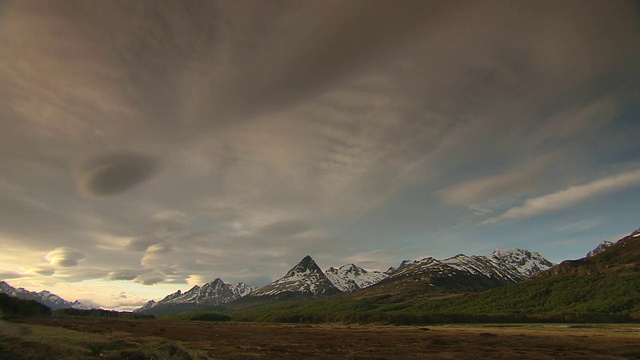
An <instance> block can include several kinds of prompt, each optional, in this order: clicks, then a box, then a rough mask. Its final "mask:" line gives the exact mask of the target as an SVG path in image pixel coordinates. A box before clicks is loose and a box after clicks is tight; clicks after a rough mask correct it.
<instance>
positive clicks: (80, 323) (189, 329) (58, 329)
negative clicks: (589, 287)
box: [0, 318, 640, 359]
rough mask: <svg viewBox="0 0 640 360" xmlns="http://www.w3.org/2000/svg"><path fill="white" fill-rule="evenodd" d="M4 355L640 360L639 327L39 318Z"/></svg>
mask: <svg viewBox="0 0 640 360" xmlns="http://www.w3.org/2000/svg"><path fill="white" fill-rule="evenodd" d="M19 325H20V326H23V327H25V328H27V329H28V330H30V333H29V334H26V335H22V336H15V337H10V338H5V339H4V341H2V351H3V353H0V358H3V359H10V358H16V359H51V358H94V357H102V358H112V359H199V358H201V359H207V358H210V359H247V358H249V359H250V358H278V359H300V358H306V359H329V358H344V359H425V358H428V359H634V358H637V359H640V326H638V325H634V324H621V325H615V324H608V325H560V324H558V325H556V324H554V325H544V324H526V325H477V326H474V325H468V326H467V325H464V326H463V325H440V326H429V327H396V326H373V325H364V326H353V325H351V326H349V325H290V324H256V323H233V322H230V323H211V322H187V321H160V320H92V319H70V318H67V319H41V320H30V321H29V322H28V323H22V324H19Z"/></svg>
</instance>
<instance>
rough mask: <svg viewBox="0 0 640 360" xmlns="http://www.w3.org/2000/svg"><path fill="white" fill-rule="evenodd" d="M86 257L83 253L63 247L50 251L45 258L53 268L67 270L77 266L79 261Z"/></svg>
mask: <svg viewBox="0 0 640 360" xmlns="http://www.w3.org/2000/svg"><path fill="white" fill-rule="evenodd" d="M85 257H86V256H85V254H83V253H81V252H80V251H77V250H74V249H70V248H66V247H62V248H57V249H55V250H52V251H50V252H49V253H47V255H46V256H45V257H44V258H45V260H46V261H47V262H49V264H51V265H52V266H55V267H63V268H65V267H72V266H77V265H78V261H80V260H82V259H84V258H85Z"/></svg>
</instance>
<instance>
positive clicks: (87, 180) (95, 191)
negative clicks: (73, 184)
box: [78, 153, 160, 197]
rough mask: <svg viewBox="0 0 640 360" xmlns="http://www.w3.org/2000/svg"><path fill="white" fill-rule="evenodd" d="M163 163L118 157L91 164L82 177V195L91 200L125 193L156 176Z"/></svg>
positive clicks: (133, 156) (140, 157)
mask: <svg viewBox="0 0 640 360" xmlns="http://www.w3.org/2000/svg"><path fill="white" fill-rule="evenodd" d="M159 165H160V163H159V161H158V160H157V159H156V158H153V157H151V156H148V155H142V154H136V153H114V154H107V155H103V156H99V157H97V158H94V159H92V160H89V161H88V162H87V163H85V164H84V165H83V166H82V167H81V168H80V172H79V174H78V183H79V186H80V188H81V189H82V191H83V192H84V193H85V194H87V195H90V196H97V197H99V196H112V195H117V194H119V193H122V192H125V191H127V190H129V189H131V188H133V187H135V186H137V185H139V184H141V183H142V182H144V181H145V180H147V179H148V178H149V177H151V176H152V175H153V174H155V173H156V172H157V171H158V169H159Z"/></svg>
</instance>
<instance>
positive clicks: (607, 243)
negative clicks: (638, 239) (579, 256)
mask: <svg viewBox="0 0 640 360" xmlns="http://www.w3.org/2000/svg"><path fill="white" fill-rule="evenodd" d="M636 232H637V230H636ZM638 235H640V232H639V233H638ZM631 236H635V235H634V233H632V234H631ZM612 246H613V243H612V242H611V241H606V240H605V241H603V242H601V243H600V244H598V246H597V247H596V248H595V249H593V250H591V251H589V252H588V253H587V256H586V257H588V258H590V257H592V256H595V255H598V254H600V253H602V252H604V251H605V250H607V249H608V248H610V247H612Z"/></svg>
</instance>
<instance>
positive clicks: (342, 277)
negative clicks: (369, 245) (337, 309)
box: [324, 264, 389, 292]
mask: <svg viewBox="0 0 640 360" xmlns="http://www.w3.org/2000/svg"><path fill="white" fill-rule="evenodd" d="M324 274H325V275H326V276H327V278H328V279H329V281H331V283H333V285H335V286H336V287H337V288H338V289H339V290H340V291H343V292H351V291H355V290H359V289H364V288H366V287H369V286H371V285H373V284H376V283H378V282H380V281H382V280H384V279H386V278H387V277H389V275H387V274H385V273H382V272H380V271H371V272H369V271H366V270H365V269H363V268H361V267H359V266H356V265H354V264H347V265H342V266H341V267H339V268H337V269H336V268H334V267H330V268H329V269H327V270H326V271H325V272H324Z"/></svg>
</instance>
